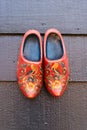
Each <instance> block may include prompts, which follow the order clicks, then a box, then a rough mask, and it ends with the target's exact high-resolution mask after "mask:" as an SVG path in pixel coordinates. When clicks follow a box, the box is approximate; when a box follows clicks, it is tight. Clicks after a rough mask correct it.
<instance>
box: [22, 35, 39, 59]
mask: <svg viewBox="0 0 87 130" xmlns="http://www.w3.org/2000/svg"><path fill="white" fill-rule="evenodd" d="M23 56H24V57H25V59H27V60H30V61H40V58H41V52H40V42H39V38H38V37H37V36H36V35H35V34H31V35H29V36H27V37H26V39H25V42H24V47H23Z"/></svg>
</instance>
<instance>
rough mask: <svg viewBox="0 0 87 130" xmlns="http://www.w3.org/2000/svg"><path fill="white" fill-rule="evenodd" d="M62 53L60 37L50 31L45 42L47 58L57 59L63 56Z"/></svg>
mask: <svg viewBox="0 0 87 130" xmlns="http://www.w3.org/2000/svg"><path fill="white" fill-rule="evenodd" d="M63 53H64V51H63V46H62V41H61V39H60V37H59V36H58V35H57V34H55V33H50V34H49V35H48V38H47V42H46V57H47V58H48V59H49V60H58V59H60V58H61V57H62V56H63Z"/></svg>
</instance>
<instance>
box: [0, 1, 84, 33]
mask: <svg viewBox="0 0 87 130" xmlns="http://www.w3.org/2000/svg"><path fill="white" fill-rule="evenodd" d="M86 5H87V0H82V1H81V0H76V1H73V0H67V1H61V0H51V1H50V2H49V1H47V0H43V1H40V0H36V1H34V0H32V1H31V0H26V1H24V0H19V1H17V0H16V2H15V1H13V0H12V1H11V0H8V1H7V0H4V1H3V0H0V33H25V32H26V31H27V30H28V29H30V28H34V29H38V30H39V31H40V32H41V33H44V32H45V31H46V30H47V29H48V28H52V27H55V28H57V29H59V30H60V31H61V32H62V33H63V34H87V22H86V21H87V7H86Z"/></svg>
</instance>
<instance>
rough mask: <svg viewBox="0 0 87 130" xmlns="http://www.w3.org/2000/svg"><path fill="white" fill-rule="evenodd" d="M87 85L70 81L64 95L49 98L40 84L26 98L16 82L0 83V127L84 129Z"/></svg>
mask: <svg viewBox="0 0 87 130" xmlns="http://www.w3.org/2000/svg"><path fill="white" fill-rule="evenodd" d="M86 129H87V84H86V83H69V87H68V89H67V91H66V92H65V93H64V95H63V96H62V97H61V98H60V99H59V98H54V97H52V96H51V95H50V94H49V93H48V92H47V91H46V89H45V88H44V87H43V88H42V90H41V92H40V94H39V95H38V96H37V97H36V98H35V99H33V100H30V99H26V98H25V97H24V96H23V95H22V94H21V92H20V90H19V88H18V85H17V83H16V82H7V83H5V82H0V130H86Z"/></svg>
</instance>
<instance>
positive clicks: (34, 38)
mask: <svg viewBox="0 0 87 130" xmlns="http://www.w3.org/2000/svg"><path fill="white" fill-rule="evenodd" d="M43 48H44V49H43ZM17 78H18V84H19V86H20V89H21V91H22V93H23V94H24V95H25V96H26V97H28V98H34V97H36V96H37V94H38V93H39V92H40V90H41V87H42V84H43V79H44V81H45V84H46V87H47V89H48V91H49V92H50V93H51V94H52V95H53V96H58V97H59V96H61V95H62V94H63V93H64V91H65V89H66V87H67V82H68V79H69V66H68V58H67V54H66V49H65V44H64V41H63V38H62V36H61V34H60V32H59V31H58V30H56V29H49V30H47V31H46V33H45V36H44V43H43V44H42V38H41V35H40V33H39V32H38V31H36V30H29V31H27V32H26V33H25V34H24V36H23V39H22V43H21V47H20V53H19V58H18V66H17Z"/></svg>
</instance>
